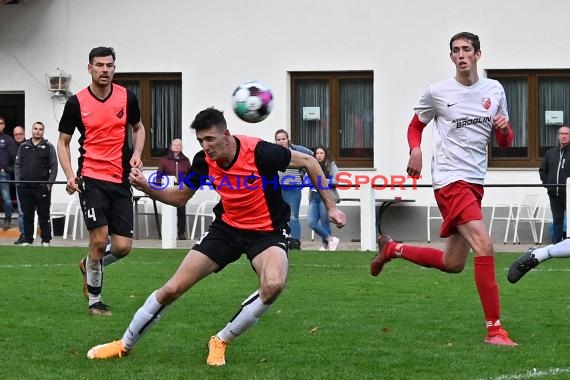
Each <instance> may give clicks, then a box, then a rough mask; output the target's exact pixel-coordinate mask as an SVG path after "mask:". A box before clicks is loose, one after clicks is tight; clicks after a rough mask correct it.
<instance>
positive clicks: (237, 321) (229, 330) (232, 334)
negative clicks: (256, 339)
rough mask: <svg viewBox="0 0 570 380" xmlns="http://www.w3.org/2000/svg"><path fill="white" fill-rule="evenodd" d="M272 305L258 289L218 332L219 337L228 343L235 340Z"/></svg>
mask: <svg viewBox="0 0 570 380" xmlns="http://www.w3.org/2000/svg"><path fill="white" fill-rule="evenodd" d="M270 306H271V305H266V304H264V303H263V301H261V298H260V297H259V290H256V291H255V292H254V293H253V294H252V295H250V296H249V297H248V298H247V299H246V300H245V301H243V303H242V304H241V309H240V310H239V311H238V313H237V314H236V315H235V316H234V317H233V318H232V320H231V321H230V322H229V323H228V324H227V325H226V327H224V328H223V329H222V330H221V331H220V332H219V333H218V334H216V335H217V336H218V338H220V339H221V340H223V341H224V342H226V343H230V342H231V341H233V340H234V339H235V338H236V337H237V336H238V335H239V334H241V333H242V332H244V331H245V330H247V329H248V328H250V327H251V326H253V325H254V324H255V322H257V320H258V319H259V317H261V316H262V315H263V313H265V311H266V310H267V309H269V307H270Z"/></svg>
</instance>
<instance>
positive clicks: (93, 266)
mask: <svg viewBox="0 0 570 380" xmlns="http://www.w3.org/2000/svg"><path fill="white" fill-rule="evenodd" d="M85 271H86V272H87V285H89V289H90V290H92V291H93V293H91V292H89V306H91V305H93V304H94V303H97V302H100V301H101V289H102V287H103V265H101V261H100V260H92V259H91V257H90V256H89V255H87V260H86V261H85Z"/></svg>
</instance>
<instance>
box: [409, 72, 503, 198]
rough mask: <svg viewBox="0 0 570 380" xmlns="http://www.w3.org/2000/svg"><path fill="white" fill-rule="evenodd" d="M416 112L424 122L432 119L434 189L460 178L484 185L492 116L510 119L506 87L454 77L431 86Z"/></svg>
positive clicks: (492, 81) (494, 82)
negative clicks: (463, 81)
mask: <svg viewBox="0 0 570 380" xmlns="http://www.w3.org/2000/svg"><path fill="white" fill-rule="evenodd" d="M414 111H415V112H416V114H417V115H418V118H419V119H420V121H421V122H423V123H426V124H427V123H429V122H430V121H432V120H433V132H432V134H433V145H434V146H433V157H432V179H433V188H434V189H439V188H441V187H443V186H446V185H448V184H450V183H452V182H456V181H458V180H463V181H466V182H469V183H475V184H481V185H482V184H483V183H484V181H485V174H486V172H487V146H488V144H489V140H490V138H491V134H492V133H493V116H495V115H498V114H501V115H504V116H505V117H506V118H507V119H508V118H509V114H508V110H507V98H506V96H505V90H504V89H503V86H502V85H501V84H500V83H499V82H497V81H496V80H493V79H488V78H479V80H478V81H477V83H475V84H473V85H472V86H464V85H462V84H461V83H459V82H457V81H456V80H455V78H451V79H448V80H445V81H442V82H438V83H434V84H432V85H430V86H429V87H428V89H427V90H426V91H425V92H424V94H423V95H422V97H421V98H420V101H419V104H418V105H417V106H416V107H414Z"/></svg>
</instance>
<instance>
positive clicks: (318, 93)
mask: <svg viewBox="0 0 570 380" xmlns="http://www.w3.org/2000/svg"><path fill="white" fill-rule="evenodd" d="M290 76H291V97H292V99H291V105H292V106H291V120H292V125H291V138H292V141H293V143H295V144H300V145H303V146H306V147H308V148H311V149H313V148H315V147H316V146H317V145H324V146H327V147H328V148H330V150H331V153H332V154H333V156H334V157H335V161H336V163H337V165H338V166H342V167H363V168H371V167H372V165H373V158H374V111H373V110H374V108H373V104H374V98H373V83H374V81H373V73H372V72H371V71H358V72H354V71H349V72H292V73H290Z"/></svg>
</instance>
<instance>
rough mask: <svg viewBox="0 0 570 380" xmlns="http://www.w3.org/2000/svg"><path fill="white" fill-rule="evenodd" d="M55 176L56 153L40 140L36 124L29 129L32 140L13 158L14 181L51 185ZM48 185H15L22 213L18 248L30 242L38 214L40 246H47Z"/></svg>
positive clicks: (39, 125) (41, 127) (40, 127)
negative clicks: (21, 235)
mask: <svg viewBox="0 0 570 380" xmlns="http://www.w3.org/2000/svg"><path fill="white" fill-rule="evenodd" d="M56 177H57V154H56V153H55V148H54V146H53V145H52V144H51V143H49V142H48V141H47V140H46V139H44V124H43V123H42V122H41V121H36V122H35V123H34V125H33V126H32V138H31V139H29V140H26V141H24V142H23V143H22V145H20V148H19V149H18V155H17V156H16V180H17V181H46V182H48V181H49V182H53V181H55V178H56ZM51 187H52V185H51V184H44V183H41V184H40V183H22V184H18V188H17V191H18V199H19V200H20V206H21V207H22V212H23V213H24V235H25V237H24V238H25V239H24V240H25V241H24V242H23V243H22V244H21V245H28V244H32V243H33V242H34V216H35V212H36V211H37V213H38V222H39V225H40V229H41V236H42V246H44V247H49V244H50V241H51V221H50V216H49V214H50V206H51Z"/></svg>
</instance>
